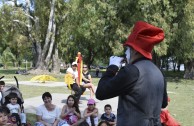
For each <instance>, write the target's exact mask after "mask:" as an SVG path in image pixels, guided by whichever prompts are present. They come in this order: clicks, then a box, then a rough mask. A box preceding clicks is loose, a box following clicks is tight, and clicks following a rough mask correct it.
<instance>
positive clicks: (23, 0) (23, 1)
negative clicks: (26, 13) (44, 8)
mask: <svg viewBox="0 0 194 126" xmlns="http://www.w3.org/2000/svg"><path fill="white" fill-rule="evenodd" d="M3 1H4V2H5V3H6V4H10V5H13V4H14V3H13V2H12V1H11V0H0V7H1V6H2V4H3ZM17 3H18V4H20V3H25V0H17Z"/></svg>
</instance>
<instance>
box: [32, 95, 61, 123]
mask: <svg viewBox="0 0 194 126" xmlns="http://www.w3.org/2000/svg"><path fill="white" fill-rule="evenodd" d="M42 99H43V102H44V104H43V105H40V106H39V107H38V108H37V111H36V116H37V122H36V124H35V125H36V126H57V124H58V122H59V115H60V110H59V108H58V107H57V106H56V105H54V104H52V96H51V94H50V93H49V92H45V93H44V94H43V95H42Z"/></svg>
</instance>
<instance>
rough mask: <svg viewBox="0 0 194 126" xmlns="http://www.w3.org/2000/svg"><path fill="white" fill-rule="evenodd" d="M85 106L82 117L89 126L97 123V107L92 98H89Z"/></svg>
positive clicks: (94, 125)
mask: <svg viewBox="0 0 194 126" xmlns="http://www.w3.org/2000/svg"><path fill="white" fill-rule="evenodd" d="M87 106H88V107H87V108H86V109H85V110H84V114H83V116H84V118H86V122H87V123H88V124H89V125H90V126H97V125H98V108H96V103H95V101H94V99H89V100H88V103H87Z"/></svg>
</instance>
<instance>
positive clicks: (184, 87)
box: [167, 80, 194, 126]
mask: <svg viewBox="0 0 194 126" xmlns="http://www.w3.org/2000/svg"><path fill="white" fill-rule="evenodd" d="M193 83H194V81H191V80H181V81H180V82H178V83H176V82H169V83H168V86H167V87H168V92H169V93H168V95H169V97H170V99H171V101H170V103H169V106H168V108H169V111H170V113H171V114H172V115H173V116H174V117H175V118H176V119H177V120H178V121H179V122H180V123H181V124H182V126H193V125H194V120H193V119H194V84H193Z"/></svg>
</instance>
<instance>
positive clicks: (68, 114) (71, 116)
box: [58, 95, 81, 126]
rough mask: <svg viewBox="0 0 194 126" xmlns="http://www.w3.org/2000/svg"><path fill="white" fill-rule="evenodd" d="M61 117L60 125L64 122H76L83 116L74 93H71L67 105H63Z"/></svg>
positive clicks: (70, 123)
mask: <svg viewBox="0 0 194 126" xmlns="http://www.w3.org/2000/svg"><path fill="white" fill-rule="evenodd" d="M60 118H61V119H62V120H61V121H60V122H59V124H58V126H62V125H63V124H69V125H72V124H75V123H77V122H78V119H80V118H81V115H80V110H79V107H78V103H77V101H76V99H75V97H74V96H73V95H69V96H68V98H67V101H66V105H64V106H63V108H62V111H61V115H60Z"/></svg>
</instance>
